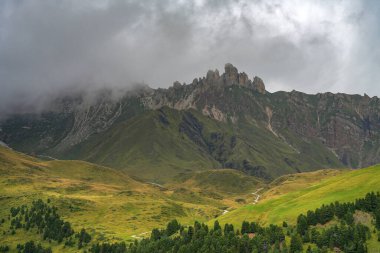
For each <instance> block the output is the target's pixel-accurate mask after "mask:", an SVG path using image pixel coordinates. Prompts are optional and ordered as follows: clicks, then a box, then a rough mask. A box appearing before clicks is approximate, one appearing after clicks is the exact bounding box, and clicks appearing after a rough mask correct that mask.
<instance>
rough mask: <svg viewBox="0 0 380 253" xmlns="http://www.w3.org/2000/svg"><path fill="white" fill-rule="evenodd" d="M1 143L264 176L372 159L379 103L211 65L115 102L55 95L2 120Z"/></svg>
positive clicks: (121, 162)
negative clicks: (286, 87) (276, 86)
mask: <svg viewBox="0 0 380 253" xmlns="http://www.w3.org/2000/svg"><path fill="white" fill-rule="evenodd" d="M53 105H54V106H53ZM0 140H1V141H2V142H4V143H6V144H7V145H9V146H10V147H12V148H14V149H17V150H20V151H23V152H27V153H29V154H35V155H49V156H52V157H58V158H63V159H84V160H89V161H92V162H96V163H100V164H105V165H108V166H112V167H116V168H120V169H125V170H130V171H131V172H132V174H134V175H136V176H142V177H146V178H148V179H154V178H156V179H157V180H158V181H160V180H165V179H162V178H161V177H160V174H162V173H161V172H162V171H161V168H165V170H167V171H166V172H168V173H170V174H171V177H175V175H176V174H179V173H182V172H186V171H187V170H199V169H201V168H206V167H207V168H234V169H238V170H242V171H244V172H247V173H248V174H252V175H255V176H259V177H261V178H264V179H271V178H275V177H277V176H279V175H282V174H287V173H293V172H301V171H310V170H315V169H321V168H330V167H334V168H340V167H351V168H359V167H364V166H369V165H372V164H375V163H379V162H380V100H379V98H377V97H372V98H370V97H368V96H367V95H364V96H360V95H347V94H332V93H323V94H316V95H309V94H305V93H301V92H297V91H292V92H283V91H279V92H275V93H270V92H268V91H266V89H265V85H264V82H263V80H261V79H260V78H259V77H254V78H252V79H250V78H249V76H248V75H247V74H246V73H244V72H241V73H240V72H239V71H238V70H237V69H236V68H235V67H234V66H233V65H232V64H226V65H225V70H224V73H223V74H220V73H219V71H218V70H215V71H212V70H210V71H208V72H207V74H206V76H205V77H202V78H195V79H194V80H193V82H192V83H191V84H180V83H179V82H177V81H176V82H174V84H173V86H172V87H170V88H168V89H151V88H149V87H139V88H136V89H134V90H129V91H122V92H119V94H118V96H117V97H116V98H115V96H114V94H113V91H111V90H102V91H99V92H97V93H96V94H95V95H94V96H93V98H92V99H91V100H90V101H89V100H86V96H85V95H83V94H76V95H70V96H63V97H57V98H55V99H54V101H52V106H50V107H49V108H46V109H45V110H44V112H43V113H39V114H37V113H35V114H33V113H29V114H15V115H10V116H9V117H7V119H6V120H4V121H3V122H2V123H1V131H0ZM140 160H144V161H143V162H142V161H140ZM152 170H153V171H154V172H152ZM147 172H149V173H147ZM150 173H151V174H150ZM144 175H145V176H144ZM147 175H150V176H147Z"/></svg>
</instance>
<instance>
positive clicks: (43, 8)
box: [0, 0, 380, 112]
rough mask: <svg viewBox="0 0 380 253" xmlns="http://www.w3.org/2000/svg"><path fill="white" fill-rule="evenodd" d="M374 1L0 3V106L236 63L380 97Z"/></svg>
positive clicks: (160, 81) (315, 87) (286, 81)
mask: <svg viewBox="0 0 380 253" xmlns="http://www.w3.org/2000/svg"><path fill="white" fill-rule="evenodd" d="M379 6H380V4H379V3H378V1H356V0H352V1H339V0H336V1H303V0H289V1H279V0H269V1H248V0H239V1H236V0H224V1H170V0H163V1H154V0H146V1H138V0H126V1H112V0H109V1H105V0H104V1H75V0H64V1H58V0H52V1H38V0H30V1H25V0H20V1H12V0H5V1H2V2H0V86H1V87H0V88H1V92H0V112H4V111H7V110H9V109H10V108H11V106H17V104H18V103H20V101H22V102H24V103H27V104H28V103H29V104H33V103H34V102H35V101H36V99H38V100H41V97H46V96H47V95H46V94H52V93H55V92H58V91H64V90H65V89H72V87H92V88H94V87H95V88H99V87H104V86H115V87H129V86H131V85H132V84H133V83H136V82H144V83H148V84H149V85H150V86H152V87H168V86H169V85H171V84H172V83H173V81H175V80H179V81H181V82H191V80H192V79H193V78H194V77H199V76H203V75H204V74H205V72H206V71H207V70H208V69H214V68H219V69H223V65H224V63H226V62H231V63H233V64H235V65H236V66H237V67H238V69H239V70H240V71H245V72H246V73H248V74H249V75H250V76H251V77H252V76H253V75H258V76H261V77H262V78H263V79H264V81H265V82H266V84H267V88H268V89H269V90H270V91H276V90H283V89H284V90H292V89H296V90H301V91H304V92H308V93H315V92H323V91H333V92H346V93H364V92H366V93H367V94H370V95H380V85H379V80H380V74H379V71H378V69H379V67H380V53H379V49H378V46H377V45H378V44H379V37H380V32H379V26H378V24H379V23H380V20H379V19H380V18H379V16H378V15H377V14H378V13H379Z"/></svg>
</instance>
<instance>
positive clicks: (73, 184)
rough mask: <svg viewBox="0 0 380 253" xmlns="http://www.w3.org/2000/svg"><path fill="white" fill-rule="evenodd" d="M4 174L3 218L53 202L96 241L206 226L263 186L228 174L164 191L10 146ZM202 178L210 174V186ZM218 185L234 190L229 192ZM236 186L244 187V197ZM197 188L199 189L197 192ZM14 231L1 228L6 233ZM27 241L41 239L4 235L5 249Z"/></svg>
mask: <svg viewBox="0 0 380 253" xmlns="http://www.w3.org/2000/svg"><path fill="white" fill-rule="evenodd" d="M0 173H1V176H0V205H1V206H2V208H1V209H0V219H1V218H6V217H7V216H8V214H9V209H10V208H11V207H17V206H20V205H22V204H30V203H31V202H32V200H36V199H39V198H41V199H44V200H47V199H50V200H51V203H52V204H53V205H55V206H57V207H58V208H59V211H60V214H61V215H62V217H63V218H64V219H65V220H67V221H69V222H71V223H72V225H73V227H74V229H75V230H76V231H79V230H80V229H81V228H82V227H84V228H86V229H88V230H89V231H90V232H91V233H92V235H93V236H94V238H96V240H104V239H106V240H111V241H113V240H116V241H118V240H134V238H139V237H141V236H144V235H145V236H148V235H149V233H148V232H149V231H151V229H152V228H155V227H162V226H165V225H166V223H167V222H168V221H170V220H171V219H173V218H176V219H178V220H179V221H181V222H182V223H183V224H191V223H193V222H194V221H195V220H199V221H204V222H205V221H207V220H210V219H212V218H214V217H216V216H219V215H221V214H222V212H223V210H224V209H225V208H226V207H230V206H234V207H235V208H237V207H239V206H242V202H237V201H235V199H237V198H239V199H243V200H244V198H245V197H247V198H249V197H250V196H249V195H247V194H246V193H247V192H250V191H254V190H255V189H256V187H258V184H260V182H259V181H258V180H257V179H255V178H253V177H250V176H246V175H244V174H242V173H239V172H236V171H230V170H225V171H224V170H223V171H220V172H219V171H211V172H204V173H205V174H195V175H194V174H192V176H190V177H189V178H188V179H187V180H185V181H181V182H178V183H173V184H171V185H168V186H159V185H155V184H152V183H149V182H141V181H137V180H135V179H132V178H131V177H129V176H127V175H126V174H124V173H122V172H120V171H117V170H114V169H111V168H107V167H104V166H99V165H95V164H91V163H88V162H83V161H74V160H71V161H70V160H66V161H60V160H52V161H43V160H39V159H36V158H34V157H30V156H27V155H24V154H22V153H18V152H15V151H13V150H11V149H7V148H4V147H0ZM200 175H209V177H208V183H207V180H206V181H205V180H204V177H203V176H201V177H200ZM230 180H231V181H232V183H231V182H230ZM216 182H221V183H223V184H226V185H228V184H230V183H231V185H230V186H227V187H226V188H224V187H222V186H221V185H220V184H218V183H216ZM233 182H238V183H239V184H241V185H242V186H243V188H242V191H241V192H239V186H238V185H236V184H234V183H233ZM214 183H215V188H213V184H214ZM192 185H197V186H198V187H197V188H194V190H193V189H192V188H190V187H191V186H192ZM225 189H228V191H233V194H231V193H226V191H225ZM248 200H249V199H247V201H248ZM8 228H9V227H8V225H3V226H1V225H0V233H1V234H2V233H3V232H4V231H7V230H8ZM24 237H25V238H28V239H29V240H30V239H34V240H36V241H39V240H41V238H40V237H39V236H37V235H34V234H32V233H28V234H27V233H24V232H17V234H16V235H15V236H13V235H9V234H7V235H5V236H3V237H2V238H1V239H0V244H2V243H4V244H9V245H16V244H17V242H20V241H24V239H23V238H24ZM57 247H60V246H57Z"/></svg>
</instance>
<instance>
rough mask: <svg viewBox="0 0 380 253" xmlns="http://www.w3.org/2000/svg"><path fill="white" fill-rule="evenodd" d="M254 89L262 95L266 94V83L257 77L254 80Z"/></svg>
mask: <svg viewBox="0 0 380 253" xmlns="http://www.w3.org/2000/svg"><path fill="white" fill-rule="evenodd" d="M252 86H253V89H254V90H255V91H257V92H259V93H261V94H265V85H264V82H263V80H262V79H261V78H260V77H258V76H255V77H254V78H253V84H252Z"/></svg>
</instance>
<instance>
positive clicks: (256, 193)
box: [252, 188, 263, 205]
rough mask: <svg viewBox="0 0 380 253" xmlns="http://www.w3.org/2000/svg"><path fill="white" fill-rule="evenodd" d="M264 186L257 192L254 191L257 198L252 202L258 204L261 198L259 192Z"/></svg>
mask: <svg viewBox="0 0 380 253" xmlns="http://www.w3.org/2000/svg"><path fill="white" fill-rule="evenodd" d="M262 189H263V188H260V189H257V190H256V191H255V192H253V193H252V194H253V196H256V198H255V200H254V201H253V203H252V204H254V205H255V204H257V203H258V202H259V200H260V196H261V195H260V194H259V191H261V190H262Z"/></svg>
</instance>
